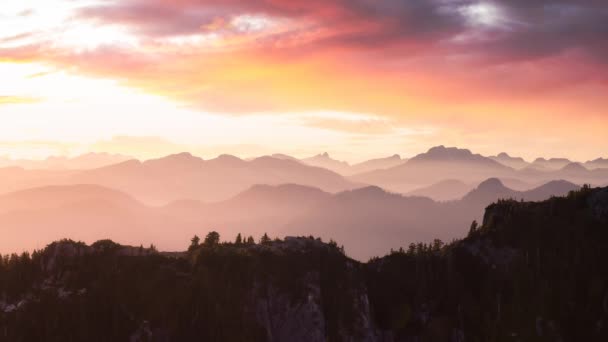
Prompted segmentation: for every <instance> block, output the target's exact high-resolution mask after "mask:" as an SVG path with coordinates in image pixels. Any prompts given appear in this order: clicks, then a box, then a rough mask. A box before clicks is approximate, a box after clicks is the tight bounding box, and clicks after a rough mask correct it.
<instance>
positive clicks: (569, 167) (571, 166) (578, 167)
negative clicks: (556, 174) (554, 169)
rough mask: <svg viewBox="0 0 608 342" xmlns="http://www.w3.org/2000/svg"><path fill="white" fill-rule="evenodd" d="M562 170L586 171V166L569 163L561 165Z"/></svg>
mask: <svg viewBox="0 0 608 342" xmlns="http://www.w3.org/2000/svg"><path fill="white" fill-rule="evenodd" d="M561 170H562V171H577V172H578V171H587V168H586V167H584V166H583V165H581V164H579V163H569V164H567V165H566V166H564V167H562V169H561Z"/></svg>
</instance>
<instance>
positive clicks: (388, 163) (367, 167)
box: [348, 154, 407, 175]
mask: <svg viewBox="0 0 608 342" xmlns="http://www.w3.org/2000/svg"><path fill="white" fill-rule="evenodd" d="M406 161H407V159H402V158H401V156H400V155H398V154H394V155H392V156H390V157H386V158H378V159H370V160H367V161H364V162H361V163H358V164H353V165H352V166H351V167H350V169H349V170H348V173H349V175H354V174H358V173H364V172H370V171H374V170H382V169H388V168H391V167H394V166H397V165H401V164H403V163H405V162H406Z"/></svg>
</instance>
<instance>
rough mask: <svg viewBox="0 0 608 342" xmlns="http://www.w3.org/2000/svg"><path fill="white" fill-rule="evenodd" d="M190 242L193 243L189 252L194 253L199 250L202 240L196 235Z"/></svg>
mask: <svg viewBox="0 0 608 342" xmlns="http://www.w3.org/2000/svg"><path fill="white" fill-rule="evenodd" d="M190 241H191V243H190V247H188V251H193V250H195V249H197V248H198V246H199V244H200V242H201V238H199V237H198V235H194V237H193V238H192V239H191V240H190Z"/></svg>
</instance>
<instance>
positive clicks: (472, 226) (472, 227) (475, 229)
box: [468, 220, 478, 236]
mask: <svg viewBox="0 0 608 342" xmlns="http://www.w3.org/2000/svg"><path fill="white" fill-rule="evenodd" d="M477 229H478V225H477V221H476V220H473V222H471V228H470V229H469V235H468V236H471V235H473V234H475V232H476V231H477Z"/></svg>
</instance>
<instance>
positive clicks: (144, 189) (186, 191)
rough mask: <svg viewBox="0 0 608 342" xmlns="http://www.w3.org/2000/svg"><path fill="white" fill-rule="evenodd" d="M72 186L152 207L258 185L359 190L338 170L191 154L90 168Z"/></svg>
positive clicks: (205, 198) (209, 198) (284, 161)
mask: <svg viewBox="0 0 608 342" xmlns="http://www.w3.org/2000/svg"><path fill="white" fill-rule="evenodd" d="M70 182H76V183H90V184H99V185H103V186H107V187H110V188H116V189H120V190H123V191H125V192H127V193H129V194H131V195H133V196H134V197H135V198H137V199H139V200H141V201H144V202H145V203H151V204H165V203H168V202H172V201H176V200H182V199H194V200H200V201H219V200H223V199H228V198H230V197H232V196H234V195H236V194H238V193H239V192H241V191H243V190H245V189H247V188H249V187H251V186H252V185H255V184H268V185H278V184H285V183H293V184H300V185H304V186H312V187H317V188H320V189H323V190H325V191H329V192H338V191H343V190H346V189H351V188H354V187H356V184H355V183H353V182H350V181H347V180H346V179H344V178H343V177H342V176H340V175H339V174H337V173H335V172H332V171H329V170H327V169H323V168H319V167H312V166H308V165H304V164H302V163H300V162H297V161H293V160H289V159H277V158H272V157H260V158H256V159H254V160H250V161H245V160H242V159H239V158H237V157H234V156H230V155H222V156H219V157H217V158H215V159H210V160H203V159H201V158H198V157H195V156H192V155H191V154H189V153H181V154H175V155H170V156H167V157H164V158H160V159H154V160H148V161H144V162H140V161H137V160H130V161H127V162H124V163H120V164H116V165H112V166H108V167H105V168H99V169H95V170H88V171H84V172H81V173H78V174H76V175H73V176H72V177H71V178H70Z"/></svg>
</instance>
